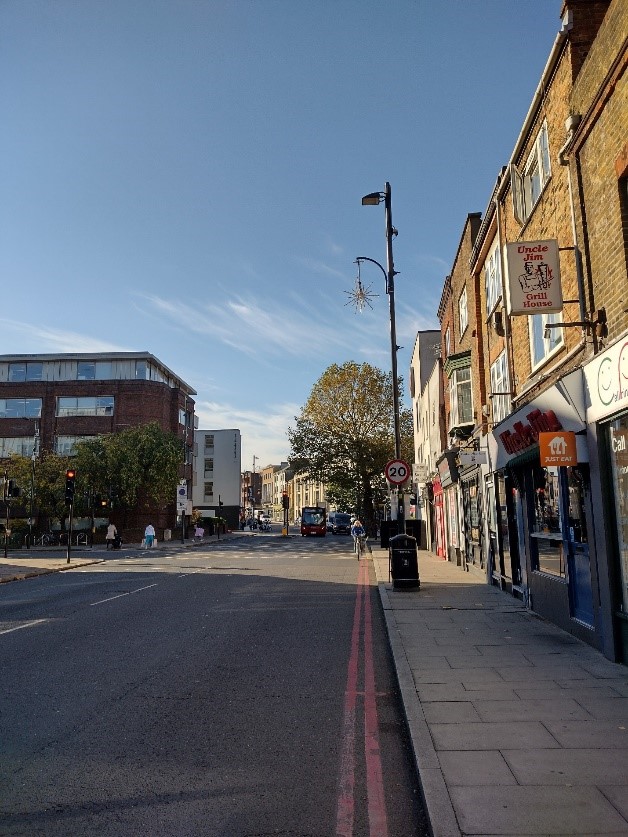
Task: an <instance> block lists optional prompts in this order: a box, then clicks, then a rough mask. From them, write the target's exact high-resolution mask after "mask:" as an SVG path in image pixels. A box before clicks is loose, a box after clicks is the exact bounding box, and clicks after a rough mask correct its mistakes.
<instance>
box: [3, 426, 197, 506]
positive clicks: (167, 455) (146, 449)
mask: <svg viewBox="0 0 628 837" xmlns="http://www.w3.org/2000/svg"><path fill="white" fill-rule="evenodd" d="M182 461H183V445H182V442H181V440H180V439H179V438H178V437H177V436H176V435H175V434H174V433H169V432H166V431H164V430H162V429H161V428H160V427H159V425H158V424H157V423H156V422H153V423H151V424H146V425H141V426H139V427H131V428H129V429H128V430H123V431H121V432H120V433H114V434H111V435H107V436H99V437H97V438H96V439H89V440H86V441H84V442H80V443H79V444H78V445H77V452H76V455H75V456H73V457H67V456H57V455H56V454H54V453H49V452H43V453H42V455H41V456H40V457H39V458H38V459H36V460H35V467H34V469H33V462H32V460H31V458H30V457H27V456H12V457H11V458H10V459H9V460H8V462H7V464H6V470H7V473H8V476H9V479H13V480H15V481H16V482H17V484H18V485H19V487H20V489H21V495H20V498H19V500H16V501H14V506H15V507H16V508H17V507H22V508H23V509H25V510H26V512H27V513H28V512H29V510H30V501H31V486H33V487H34V493H33V508H34V510H35V513H36V514H37V516H38V517H39V518H40V521H41V519H42V518H45V519H46V520H47V521H52V520H60V521H62V522H63V521H64V520H65V518H66V517H67V515H68V507H67V506H66V503H65V478H66V471H67V470H68V469H69V468H74V469H76V483H75V502H74V513H75V515H76V516H79V515H88V514H90V513H91V511H92V503H93V498H94V497H96V496H99V495H100V496H101V497H106V498H109V497H110V496H111V495H113V496H114V498H115V500H114V506H119V507H124V508H133V507H135V506H137V504H138V503H140V502H144V503H149V502H154V503H158V504H166V503H171V502H173V500H174V497H175V496H176V488H177V484H178V481H179V466H180V465H181V462H182ZM96 511H97V510H96Z"/></svg>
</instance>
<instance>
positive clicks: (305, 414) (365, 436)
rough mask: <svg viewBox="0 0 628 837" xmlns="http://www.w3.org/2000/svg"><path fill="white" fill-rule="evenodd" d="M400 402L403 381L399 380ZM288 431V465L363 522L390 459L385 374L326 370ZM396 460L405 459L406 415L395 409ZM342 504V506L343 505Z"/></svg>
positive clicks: (350, 367)
mask: <svg viewBox="0 0 628 837" xmlns="http://www.w3.org/2000/svg"><path fill="white" fill-rule="evenodd" d="M399 389H400V398H401V397H402V395H403V382H402V380H401V379H399ZM295 421H296V425H295V427H294V428H293V429H290V430H289V431H288V438H289V441H290V445H291V453H290V464H291V466H292V468H293V469H294V471H295V473H307V474H309V475H310V476H311V477H312V478H314V479H318V480H321V481H322V482H324V483H326V484H327V486H328V487H329V496H330V498H334V499H335V500H340V501H341V502H342V501H344V502H347V499H348V498H352V499H353V503H352V504H351V505H352V506H353V505H355V507H356V511H357V512H358V513H359V514H361V515H363V516H364V517H365V518H366V519H367V520H371V519H372V517H373V500H374V497H376V496H377V495H378V494H379V492H380V491H381V490H382V489H383V488H384V484H383V471H384V466H385V464H386V462H387V461H388V460H390V459H393V458H394V453H395V442H394V438H395V434H394V417H393V391H392V375H391V373H385V372H382V371H381V370H380V369H377V368H376V367H374V366H371V365H370V364H368V363H362V364H358V363H356V362H354V361H347V362H346V363H344V364H342V366H339V365H337V364H333V365H332V366H330V367H328V368H327V369H326V370H325V372H323V374H322V376H321V377H320V378H319V380H318V381H317V382H316V383H315V385H314V387H313V388H312V391H311V393H310V396H309V398H308V400H307V402H306V404H305V406H304V407H303V408H302V409H301V413H300V415H299V416H296V417H295ZM400 426H401V436H402V456H404V457H408V456H411V451H412V417H411V413H410V411H409V410H403V409H402V410H401V414H400ZM344 502H343V504H344Z"/></svg>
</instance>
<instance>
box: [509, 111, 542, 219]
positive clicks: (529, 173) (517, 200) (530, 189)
mask: <svg viewBox="0 0 628 837" xmlns="http://www.w3.org/2000/svg"><path fill="white" fill-rule="evenodd" d="M551 176H552V167H551V163H550V154H549V139H548V132H547V120H543V124H542V125H541V128H540V129H539V132H538V134H537V135H536V139H535V140H534V145H533V146H532V150H531V151H530V154H529V155H528V159H527V160H526V162H525V165H524V166H523V169H519V168H518V167H517V166H516V165H515V164H514V163H512V164H511V166H510V183H511V190H512V207H513V212H514V215H515V218H516V219H517V221H518V222H519V223H520V224H521V225H523V224H525V222H526V221H527V220H528V218H529V217H530V215H531V214H532V211H533V209H534V207H535V206H536V204H537V203H538V201H539V198H540V197H541V195H542V194H543V190H544V189H545V186H546V184H547V182H548V181H549V179H550V177H551Z"/></svg>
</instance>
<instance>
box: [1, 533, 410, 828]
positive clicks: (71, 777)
mask: <svg viewBox="0 0 628 837" xmlns="http://www.w3.org/2000/svg"><path fill="white" fill-rule="evenodd" d="M366 564H367V565H368V566H362V568H361V569H360V568H359V567H358V562H357V561H356V560H355V558H354V557H353V555H352V553H351V551H350V541H349V539H348V538H338V537H336V538H332V537H327V538H325V539H320V540H319V539H309V538H308V539H301V538H299V537H297V538H292V537H291V538H282V537H281V536H272V535H271V536H262V535H256V536H251V537H246V538H241V539H238V540H235V541H231V542H225V543H223V544H214V545H212V547H211V548H209V549H206V550H199V549H194V550H186V551H183V550H177V549H176V547H175V546H173V549H172V552H169V553H166V552H164V551H160V552H155V553H154V554H151V553H145V554H135V555H134V556H129V557H125V556H116V557H115V558H114V557H108V560H107V561H106V562H105V563H104V564H99V565H95V566H91V567H84V568H82V569H80V570H75V571H69V572H64V573H59V574H55V575H50V576H44V577H41V578H33V579H29V580H28V581H26V582H22V583H17V584H5V585H2V589H0V671H1V672H2V676H1V678H0V760H1V761H0V771H1V772H0V785H1V788H2V790H1V793H0V834H1V835H28V837H35V835H46V837H55V836H56V835H64V837H66V836H67V835H68V834H72V835H76V837H78V835H90V837H93V835H116V837H124V836H125V835H137V834H139V833H144V834H150V835H152V837H157V836H158V835H177V837H178V836H179V835H204V837H214V836H215V837H254V835H255V836H256V837H261V835H284V837H287V835H290V836H291V837H297V836H298V837H306V835H307V836H308V837H310V835H311V837H327V836H328V835H342V836H343V837H344V835H346V837H362V836H363V835H364V837H367V836H368V837H386V835H389V836H390V837H406V835H407V837H410V835H423V834H427V826H426V824H425V822H426V821H425V817H424V815H423V812H422V809H421V803H420V794H419V791H418V786H417V781H416V777H415V772H414V770H413V766H412V764H411V759H410V750H409V746H408V742H407V739H406V735H405V727H404V724H403V721H402V715H401V711H400V706H399V698H398V694H397V690H396V683H395V679H394V672H393V669H392V665H391V660H390V657H389V653H388V645H387V641H386V636H385V631H384V625H383V619H382V615H381V611H380V604H379V597H378V595H377V590H376V587H375V582H374V576H373V572H372V567H370V564H369V563H368V562H366Z"/></svg>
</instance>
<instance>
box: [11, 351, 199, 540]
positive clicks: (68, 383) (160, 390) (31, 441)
mask: <svg viewBox="0 0 628 837" xmlns="http://www.w3.org/2000/svg"><path fill="white" fill-rule="evenodd" d="M194 395H196V392H195V391H194V390H193V389H192V387H190V386H189V384H187V383H186V382H185V381H184V380H183V379H182V378H180V377H179V376H178V375H176V374H175V373H174V372H172V371H171V370H170V369H168V367H167V366H166V365H165V364H164V363H163V362H162V361H161V360H159V359H158V358H156V357H155V356H154V355H152V354H150V353H149V352H111V353H103V352H99V353H71V354H20V355H0V458H7V457H8V456H10V455H11V454H20V455H22V456H31V455H32V454H33V450H34V448H35V439H37V440H38V444H37V450H38V453H41V452H45V451H51V452H54V453H57V454H60V455H64V456H72V454H73V453H74V451H75V446H76V443H77V442H79V441H81V440H85V439H91V438H94V437H96V436H100V435H104V434H109V433H119V432H120V431H122V430H126V429H127V428H130V427H137V426H141V425H144V424H149V423H150V422H156V423H157V424H158V425H159V426H160V427H161V429H162V430H165V431H171V432H172V433H175V434H176V435H178V436H180V437H181V444H182V446H183V449H184V451H185V456H184V457H182V464H181V472H180V477H181V479H182V480H185V481H186V482H189V481H190V480H191V477H192V450H193V443H194V431H193V428H194V399H193V396H194ZM175 500H176V497H174V496H173V501H172V504H168V506H166V507H165V508H164V507H159V508H154V509H152V508H148V509H147V508H144V509H143V510H142V512H141V514H139V512H138V514H137V515H134V513H133V510H128V516H127V520H126V523H127V525H128V526H129V527H130V528H134V527H138V528H139V527H141V526H142V524H143V525H145V524H146V522H147V516H150V517H151V520H152V523H153V525H154V526H155V528H156V529H157V530H158V536H159V530H160V529H166V528H172V527H173V526H174V524H175V519H176V502H175ZM135 517H137V519H135Z"/></svg>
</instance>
